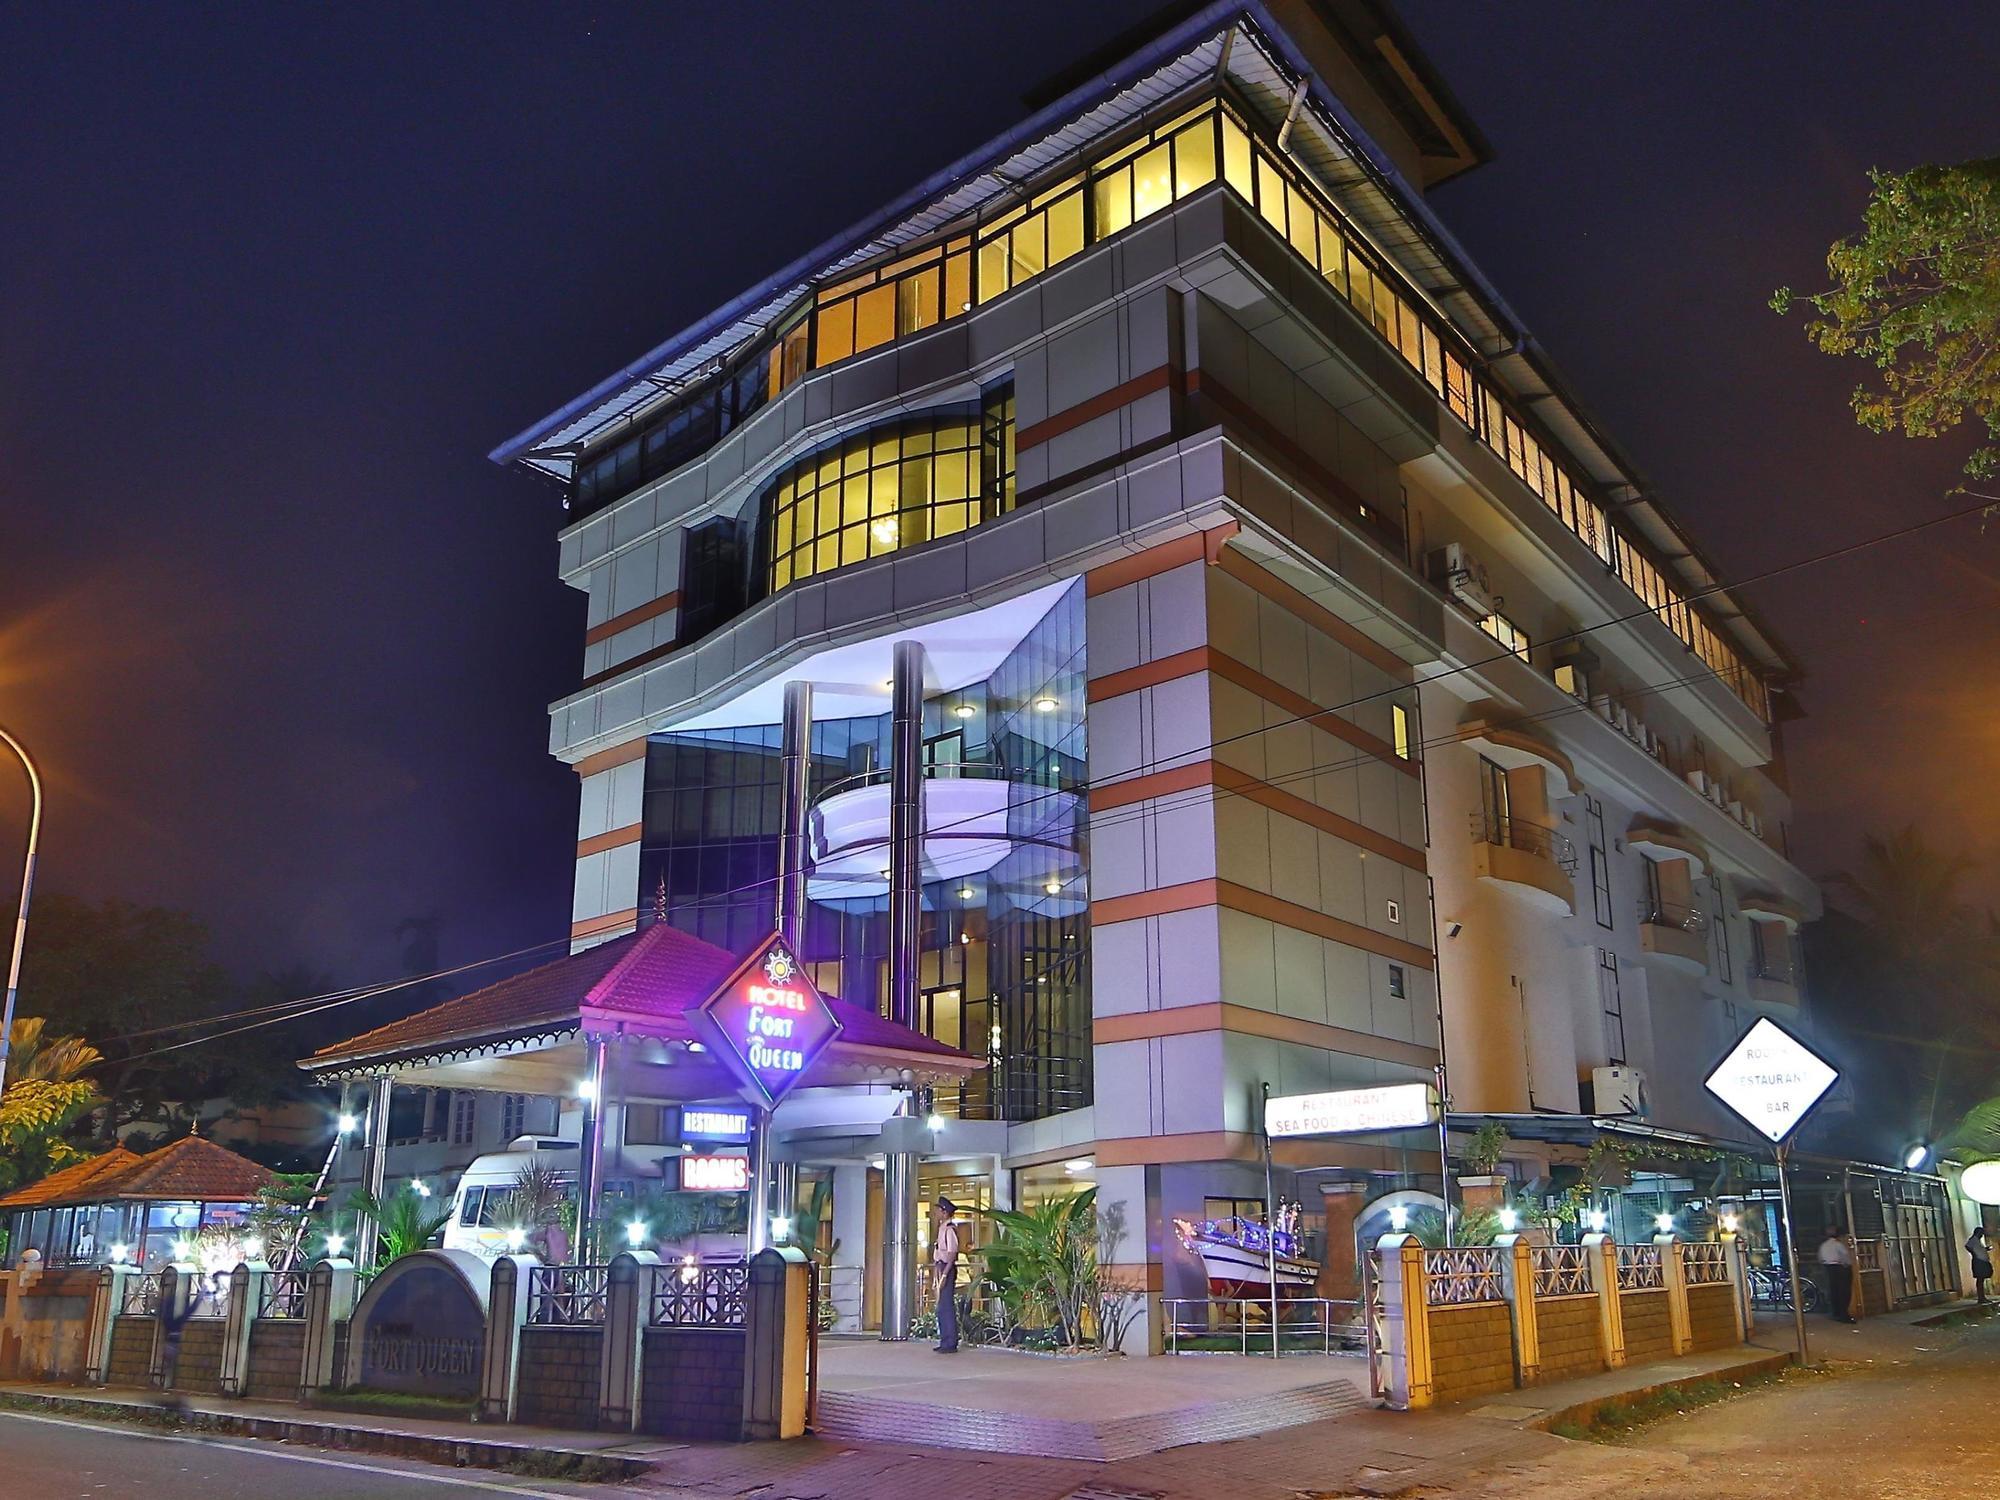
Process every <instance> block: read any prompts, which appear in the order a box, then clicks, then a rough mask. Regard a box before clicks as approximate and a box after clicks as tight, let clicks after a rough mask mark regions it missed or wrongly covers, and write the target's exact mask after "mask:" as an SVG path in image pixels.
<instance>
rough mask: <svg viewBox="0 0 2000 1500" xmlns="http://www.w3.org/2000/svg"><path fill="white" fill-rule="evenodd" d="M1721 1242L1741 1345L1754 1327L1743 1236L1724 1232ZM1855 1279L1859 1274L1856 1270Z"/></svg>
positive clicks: (1730, 1299) (1737, 1339) (1737, 1333)
mask: <svg viewBox="0 0 2000 1500" xmlns="http://www.w3.org/2000/svg"><path fill="white" fill-rule="evenodd" d="M1720 1238H1721V1240H1722V1264H1723V1265H1724V1266H1725V1267H1726V1268H1727V1269H1728V1272H1729V1305H1730V1308H1731V1310H1732V1311H1733V1312H1734V1313H1735V1314H1736V1342H1737V1343H1739V1344H1741V1343H1744V1342H1746V1341H1747V1340H1748V1339H1749V1337H1750V1332H1751V1330H1752V1329H1753V1328H1754V1327H1755V1326H1756V1325H1755V1323H1754V1322H1753V1320H1752V1319H1751V1316H1750V1271H1749V1262H1748V1258H1747V1257H1746V1255H1745V1253H1744V1248H1743V1236H1742V1235H1740V1234H1735V1233H1733V1232H1731V1231H1729V1230H1724V1231H1723V1232H1722V1234H1721V1236H1720ZM1854 1274H1855V1275H1856V1276H1857V1277H1858V1276H1859V1275H1860V1274H1861V1273H1860V1270H1859V1269H1858V1268H1857V1269H1856V1271H1855V1273H1854Z"/></svg>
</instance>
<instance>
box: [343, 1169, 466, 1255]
mask: <svg viewBox="0 0 2000 1500" xmlns="http://www.w3.org/2000/svg"><path fill="white" fill-rule="evenodd" d="M347 1206H348V1207H349V1208H350V1209H352V1210H353V1211H354V1212H355V1213H357V1214H365V1215H366V1216H367V1217H369V1218H371V1219H373V1220H374V1221H375V1264H376V1265H377V1266H386V1265H387V1264H389V1262H390V1261H392V1260H400V1259H401V1258H402V1257H403V1256H405V1255H414V1254H416V1252H417V1251H419V1250H421V1249H423V1248H424V1246H426V1245H428V1244H429V1243H430V1242H431V1236H432V1235H434V1234H436V1233H437V1232H438V1231H439V1230H440V1229H442V1228H444V1226H445V1225H447V1224H449V1223H450V1222H451V1205H450V1204H449V1203H446V1204H445V1205H444V1209H443V1211H442V1212H439V1211H437V1210H434V1209H433V1208H432V1207H431V1200H430V1199H428V1198H425V1197H422V1196H420V1195H419V1194H418V1193H417V1192H416V1191H415V1190H414V1189H411V1188H408V1187H405V1188H403V1189H402V1190H401V1191H400V1192H398V1193H396V1194H395V1195H394V1196H393V1197H391V1198H390V1199H389V1200H388V1201H387V1202H386V1203H385V1202H383V1201H382V1200H381V1199H379V1198H377V1197H376V1196H375V1195H374V1194H373V1193H371V1192H369V1191H367V1190H366V1189H365V1188H364V1189H363V1190H361V1191H360V1192H357V1193H355V1194H354V1195H353V1196H352V1197H350V1198H349V1199H348V1200H347Z"/></svg>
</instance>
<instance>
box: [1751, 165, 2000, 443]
mask: <svg viewBox="0 0 2000 1500" xmlns="http://www.w3.org/2000/svg"><path fill="white" fill-rule="evenodd" d="M1868 177H1869V181H1870V183H1872V184H1873V192H1872V193H1871V194H1870V196H1869V199H1868V206H1867V208H1866V209H1865V210H1864V212H1863V214H1862V224H1861V232H1860V233H1859V234H1857V235H1855V236H1853V237H1851V238H1849V239H1843V240H1839V241H1836V242H1835V244H1834V245H1833V247H1832V248H1831V249H1830V250H1828V251H1827V256H1826V269H1827V277H1828V281H1829V282H1830V285H1829V286H1828V287H1827V288H1826V289H1825V290H1824V291H1820V292H1813V293H1808V294H1803V295H1802V294H1799V293H1795V292H1794V291H1792V289H1791V288H1789V287H1781V288H1779V290H1778V291H1777V292H1776V293H1775V294H1774V295H1773V296H1772V298H1771V306H1772V307H1773V308H1775V309H1776V310H1777V311H1778V312H1779V313H1781V314H1783V313H1789V312H1790V311H1791V309H1792V307H1793V306H1794V304H1795V303H1797V302H1801V301H1803V302H1805V303H1806V304H1807V305H1808V306H1810V307H1811V308H1812V309H1813V310H1814V311H1815V312H1816V313H1817V314H1818V316H1817V317H1814V318H1811V319H1809V320H1808V322H1807V323H1806V335H1807V337H1808V338H1810V339H1811V340H1812V341H1813V343H1814V344H1816V345H1817V346H1818V347H1819V348H1820V350H1821V351H1822V352H1824V353H1827V354H1832V355H1842V356H1851V357H1853V358H1855V359H1859V360H1862V361H1864V362H1865V363H1867V364H1870V365H1873V366H1874V367H1875V370H1876V371H1877V372H1878V374H1877V376H1876V379H1875V383H1873V384H1868V383H1864V384H1862V385H1860V386H1858V387H1857V388H1856V389H1855V392H1854V398H1853V402H1854V416H1855V419H1856V420H1857V421H1858V422H1860V424H1861V425H1862V426H1863V427H1866V428H1868V429H1869V430H1870V431H1872V432H1901V433H1904V434H1906V435H1907V436H1910V437H1939V436H1942V435H1943V434H1945V433H1948V432H1951V431H1953V430H1954V429H1956V428H1957V427H1959V426H1960V425H1961V424H1964V423H1966V422H1972V421H1976V422H1978V423H1980V424H1982V425H1983V426H1984V428H1985V434H1986V439H1987V440H1986V441H1985V442H1983V443H1981V445H1980V446H1979V447H1977V448H1975V449H1974V450H1973V453H1972V456H1971V457H1970V458H1968V459H1967V460H1966V464H1965V472H1966V474H1967V475H1968V476H1970V477H1971V478H1973V479H1976V480H1977V479H1990V478H1993V477H1995V476H1996V475H2000V158H1991V159H1988V160H1985V161H1969V162H1964V163H1962V164H1960V165H1958V166H1953V167H1945V166H1923V167H1917V168H1915V169H1914V170H1912V171H1909V172H1901V173H1897V172H1883V171H1874V172H1870V173H1869V174H1868Z"/></svg>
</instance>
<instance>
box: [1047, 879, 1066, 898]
mask: <svg viewBox="0 0 2000 1500" xmlns="http://www.w3.org/2000/svg"><path fill="white" fill-rule="evenodd" d="M1042 889H1043V890H1044V891H1045V892H1047V893H1048V894H1049V895H1051V896H1060V895H1061V894H1062V882H1061V881H1060V880H1051V881H1050V882H1049V883H1048V884H1047V885H1045V886H1043V887H1042Z"/></svg>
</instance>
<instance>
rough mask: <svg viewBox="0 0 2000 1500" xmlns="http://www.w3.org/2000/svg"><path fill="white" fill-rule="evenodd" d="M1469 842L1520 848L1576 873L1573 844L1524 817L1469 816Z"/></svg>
mask: <svg viewBox="0 0 2000 1500" xmlns="http://www.w3.org/2000/svg"><path fill="white" fill-rule="evenodd" d="M1472 842H1473V843H1475V844H1493V845H1496V846H1498V847H1499V848H1502V849H1519V850H1520V851H1521V852H1522V853H1524V854H1533V855H1537V856H1539V857H1540V858H1542V859H1546V860H1549V861H1551V862H1552V863H1554V864H1558V865H1561V866H1562V867H1563V869H1564V870H1566V871H1567V872H1568V873H1570V874H1571V875H1574V874H1575V873H1576V845H1575V844H1573V843H1571V842H1570V841H1569V839H1568V838H1567V837H1565V836H1564V835H1562V834H1560V833H1557V832H1556V831H1555V830H1554V829H1553V828H1545V827H1543V826H1542V825H1541V824H1540V823H1530V822H1528V821H1527V820H1526V819H1525V818H1513V817H1508V816H1506V815H1504V814H1501V813H1487V812H1476V813H1474V814H1473V815H1472Z"/></svg>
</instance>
